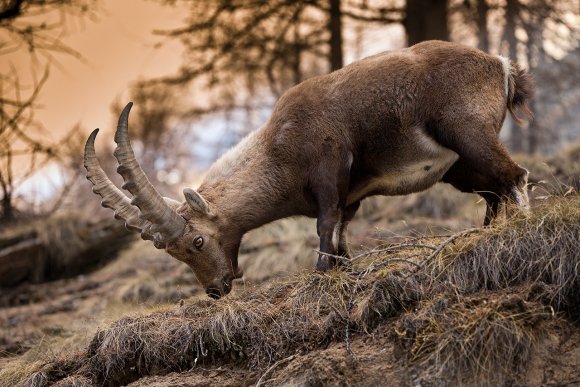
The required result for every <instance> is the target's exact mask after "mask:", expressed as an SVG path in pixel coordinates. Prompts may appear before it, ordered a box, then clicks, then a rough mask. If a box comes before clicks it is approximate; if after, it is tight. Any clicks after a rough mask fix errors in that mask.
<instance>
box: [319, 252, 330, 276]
mask: <svg viewBox="0 0 580 387" xmlns="http://www.w3.org/2000/svg"><path fill="white" fill-rule="evenodd" d="M333 261H334V260H333V259H332V258H331V257H329V256H328V255H324V254H320V255H319V256H318V262H316V271H319V272H325V271H329V270H330V269H332V267H333V266H334V262H333Z"/></svg>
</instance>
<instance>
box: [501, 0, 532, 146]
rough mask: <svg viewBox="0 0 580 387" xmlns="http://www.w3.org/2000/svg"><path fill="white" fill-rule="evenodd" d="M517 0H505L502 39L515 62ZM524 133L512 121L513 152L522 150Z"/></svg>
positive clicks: (524, 141) (510, 142)
mask: <svg viewBox="0 0 580 387" xmlns="http://www.w3.org/2000/svg"><path fill="white" fill-rule="evenodd" d="M519 8H520V4H519V3H518V0H507V3H506V10H505V32H504V34H505V35H504V39H505V41H506V42H507V43H508V45H509V57H510V59H511V60H512V61H514V62H517V60H518V58H517V45H518V40H517V38H516V25H517V18H518V14H519V12H520V9H519ZM525 137H526V136H525V133H524V130H523V129H522V128H520V127H519V126H518V125H517V124H516V123H515V122H514V123H512V126H511V131H510V140H509V145H510V148H511V150H512V151H514V152H524V151H525V144H526V142H527V139H526V138H525Z"/></svg>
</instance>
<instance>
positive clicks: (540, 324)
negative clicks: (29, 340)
mask: <svg viewBox="0 0 580 387" xmlns="http://www.w3.org/2000/svg"><path fill="white" fill-rule="evenodd" d="M579 240H580V197H578V196H570V197H560V198H553V199H551V200H547V201H545V203H544V204H543V205H541V206H540V207H538V208H536V209H534V211H533V212H532V213H530V214H527V215H525V214H521V215H519V216H518V217H516V218H512V219H510V220H509V221H505V222H499V223H498V224H496V225H494V227H492V228H489V229H472V230H466V231H463V232H460V233H458V234H455V235H453V236H444V237H436V236H435V237H434V236H431V237H420V238H409V239H407V240H406V241H404V242H398V243H391V244H385V245H384V246H380V247H378V248H376V249H374V250H372V251H368V252H365V253H363V254H361V255H359V256H356V257H354V258H353V259H351V260H349V261H348V262H345V265H344V266H343V267H342V268H341V269H339V270H335V271H332V272H330V273H326V274H319V273H311V272H304V273H302V274H299V275H295V276H291V277H289V278H286V279H281V280H280V279H279V280H275V281H273V282H270V283H269V284H265V285H262V286H256V287H249V286H248V287H246V288H243V289H241V290H239V291H238V292H237V293H235V294H232V295H230V296H228V297H225V298H223V299H221V300H219V301H213V300H210V299H206V298H203V297H202V298H193V299H190V300H188V301H186V302H183V303H181V304H179V305H177V306H174V307H169V308H167V309H166V310H162V311H158V312H154V313H151V314H147V315H140V316H131V317H126V318H123V319H121V320H118V321H116V322H114V323H112V324H110V325H109V326H108V327H105V328H103V329H102V330H100V331H99V332H97V333H96V334H95V335H94V337H93V339H92V342H91V343H90V345H89V346H88V348H87V349H86V351H84V353H82V354H80V355H78V356H70V357H67V358H64V359H51V360H48V361H45V362H42V363H35V364H27V365H22V364H21V365H20V366H19V367H18V370H16V367H12V368H10V367H9V368H7V369H6V370H5V371H3V372H1V373H0V380H3V381H4V382H5V383H6V382H7V383H10V384H17V383H23V384H25V385H35V386H41V385H46V384H47V383H54V382H57V381H60V382H59V383H60V384H59V385H73V384H74V383H76V385H89V384H90V383H95V384H97V385H119V384H126V383H129V382H132V381H135V380H137V379H139V378H141V377H144V376H146V375H163V374H167V373H169V372H184V371H187V370H191V369H194V370H195V367H197V366H199V365H216V366H218V365H229V366H234V367H238V368H243V369H248V370H260V371H261V372H263V371H265V370H267V369H268V368H269V367H270V366H272V365H273V364H277V363H276V362H279V361H281V360H283V359H286V358H288V357H289V356H295V355H300V354H305V353H308V352H312V351H314V350H317V349H320V348H326V347H327V346H329V345H330V344H332V343H335V342H344V343H346V346H345V349H346V356H347V357H350V358H352V360H353V361H356V356H355V355H354V354H353V353H352V351H351V348H350V343H351V341H352V340H354V339H355V338H357V337H361V336H365V335H369V334H374V333H375V332H376V330H377V327H379V326H381V325H382V327H383V329H382V331H385V329H384V326H385V324H386V325H387V326H388V327H389V328H388V329H387V330H386V331H387V332H386V333H384V334H385V335H387V336H388V337H389V340H391V341H392V342H393V343H395V344H396V346H397V348H398V357H399V358H400V359H401V364H402V367H404V368H408V369H409V370H410V372H408V375H409V376H408V378H409V383H411V379H412V382H413V383H421V384H430V383H435V384H447V383H451V382H454V381H460V382H467V381H469V380H477V378H482V377H485V378H488V379H489V380H490V384H494V382H497V383H504V382H506V381H508V380H517V378H518V377H520V376H521V375H522V374H523V372H524V371H525V369H526V366H527V364H528V360H529V357H530V354H531V353H533V351H534V350H535V347H536V345H537V343H538V342H539V341H540V340H541V339H542V337H543V336H544V334H545V332H546V329H547V323H546V320H551V319H554V318H557V319H563V318H576V317H577V316H578V314H579V311H580V297H579V295H580V249H578V241H579ZM23 367H26V370H25V371H23ZM65 378H67V379H65Z"/></svg>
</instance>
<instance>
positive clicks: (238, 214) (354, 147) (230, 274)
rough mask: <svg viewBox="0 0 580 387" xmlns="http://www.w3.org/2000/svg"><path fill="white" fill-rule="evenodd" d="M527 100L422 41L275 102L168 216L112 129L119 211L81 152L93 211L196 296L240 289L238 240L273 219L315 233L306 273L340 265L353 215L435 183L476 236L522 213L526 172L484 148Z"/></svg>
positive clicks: (480, 60)
mask: <svg viewBox="0 0 580 387" xmlns="http://www.w3.org/2000/svg"><path fill="white" fill-rule="evenodd" d="M532 93H533V86H532V82H531V78H530V76H529V74H527V73H526V72H525V71H523V70H521V69H520V68H519V67H518V66H517V65H516V64H513V63H511V62H510V61H509V60H507V59H505V58H502V57H498V56H493V55H489V54H486V53H484V52H482V51H479V50H477V49H473V48H469V47H465V46H462V45H458V44H453V43H447V42H440V41H430V42H424V43H420V44H417V45H415V46H413V47H410V48H407V49H404V50H400V51H393V52H385V53H382V54H378V55H375V56H371V57H368V58H365V59H363V60H360V61H358V62H355V63H353V64H351V65H349V66H346V67H345V68H343V69H341V70H338V71H335V72H333V73H331V74H328V75H324V76H319V77H315V78H312V79H309V80H307V81H304V82H302V83H301V84H299V85H297V86H295V87H293V88H292V89H290V90H288V92H286V93H285V94H284V95H283V96H282V98H280V100H279V101H278V103H277V104H276V106H275V107H274V111H273V113H272V116H271V117H270V119H269V120H268V122H267V123H266V124H265V125H264V126H263V127H262V128H260V129H258V130H256V131H254V132H252V133H251V134H250V135H249V136H247V137H246V138H245V139H244V140H242V141H241V142H240V143H239V144H238V145H237V146H236V147H234V148H233V149H232V150H230V151H229V152H228V153H226V154H225V155H224V156H223V157H222V158H220V159H219V160H218V161H216V162H215V163H214V164H213V165H212V167H211V168H210V170H209V171H208V173H207V175H206V177H205V179H204V181H203V183H202V184H201V186H200V187H199V189H198V190H197V191H194V190H192V189H185V190H184V191H183V194H184V197H185V200H184V201H183V202H182V203H179V202H176V201H173V200H171V199H167V198H163V197H162V196H161V195H160V194H159V193H158V192H157V191H156V190H155V188H154V187H153V186H152V185H151V183H150V182H149V180H148V179H147V177H146V176H145V174H144V173H143V170H142V169H141V167H140V166H139V163H138V162H137V161H136V160H135V156H134V154H133V150H132V149H131V144H130V143H129V136H128V133H127V126H128V124H127V122H128V115H129V110H130V108H131V104H129V105H127V107H126V108H125V110H123V113H122V114H121V117H120V118H119V125H118V127H117V133H116V134H115V141H116V142H117V148H116V149H115V152H114V155H115V157H116V158H117V160H118V162H119V168H118V172H119V173H120V174H121V175H122V176H123V179H124V181H125V184H124V185H123V188H124V189H126V190H127V191H128V192H129V193H130V194H131V195H132V200H130V199H129V198H128V197H127V196H126V195H125V194H124V193H123V192H122V191H120V190H119V189H117V188H116V187H115V186H114V185H113V184H112V183H111V181H110V180H109V179H108V178H107V176H106V175H105V173H104V172H103V170H102V169H101V167H100V166H99V164H98V161H97V159H96V157H95V150H94V141H95V137H96V135H97V130H95V131H94V132H93V133H92V134H91V135H90V137H89V139H88V141H87V144H86V147H85V167H86V168H87V171H88V173H87V178H88V179H89V180H90V181H91V182H92V183H93V185H94V188H93V190H94V192H95V193H97V194H99V195H100V196H101V197H102V198H103V201H102V205H103V206H105V207H108V208H111V209H113V210H114V211H115V217H117V218H119V219H122V220H123V221H124V222H125V224H126V225H127V228H129V229H130V230H134V231H138V232H140V233H141V236H142V237H143V238H144V239H149V240H152V241H153V242H154V244H155V246H156V247H158V248H164V249H166V250H167V252H168V253H169V254H171V255H172V256H174V257H175V258H177V259H179V260H181V261H183V262H185V263H187V264H188V265H189V266H190V267H191V268H192V269H193V271H194V273H195V275H196V276H197V278H198V279H199V281H200V282H201V283H202V285H203V286H204V287H205V289H206V292H207V294H208V295H209V296H211V297H214V298H219V297H221V296H222V295H224V294H227V293H229V291H230V290H231V287H232V280H233V279H235V278H240V277H241V276H242V273H241V270H240V269H239V268H238V260H237V257H238V250H239V247H240V242H241V239H242V236H243V235H244V234H245V233H246V232H248V231H249V230H251V229H254V228H257V227H260V226H261V225H264V224H266V223H269V222H271V221H274V220H276V219H280V218H285V217H289V216H294V215H305V216H310V217H316V218H317V219H318V223H317V231H318V234H319V236H320V251H321V252H322V253H321V254H320V255H319V258H318V263H317V265H316V267H317V269H318V270H321V271H325V270H328V269H330V268H332V267H333V266H334V265H335V263H336V262H335V260H334V258H333V256H336V255H342V256H348V255H349V253H348V247H347V243H346V229H347V226H348V223H349V222H350V221H351V219H352V218H353V216H354V214H355V213H356V211H357V209H358V207H359V204H360V201H361V200H362V199H364V198H365V197H368V196H371V195H402V194H408V193H412V192H417V191H421V190H424V189H427V188H429V187H430V186H432V185H434V184H435V183H437V182H440V181H442V182H446V183H450V184H452V185H453V186H455V187H456V188H457V189H459V190H461V191H464V192H477V193H479V194H480V195H481V196H482V197H483V198H484V199H485V200H486V202H487V212H486V216H485V222H484V224H489V222H490V221H491V220H492V219H493V218H494V217H495V215H496V214H497V212H498V208H499V206H500V205H501V204H503V203H505V202H507V201H513V202H515V203H516V204H518V205H519V206H521V207H526V206H527V193H526V182H527V171H526V170H525V169H523V168H521V167H519V166H518V165H517V164H516V163H514V162H513V161H512V159H511V158H510V156H509V155H508V153H507V151H506V149H505V148H504V147H503V145H501V143H500V142H499V140H498V133H499V131H500V128H501V125H502V122H503V120H504V118H505V116H506V111H508V110H509V112H510V113H511V114H512V116H514V118H516V121H519V119H517V117H516V116H515V110H516V109H518V108H519V109H521V110H522V111H523V112H524V113H527V114H528V115H530V116H531V113H530V112H529V110H528V108H527V102H528V100H529V99H530V97H531V95H532Z"/></svg>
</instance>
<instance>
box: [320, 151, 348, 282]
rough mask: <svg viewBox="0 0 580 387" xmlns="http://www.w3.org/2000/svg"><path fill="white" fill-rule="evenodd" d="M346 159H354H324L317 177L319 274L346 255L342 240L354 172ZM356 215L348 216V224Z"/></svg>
mask: <svg viewBox="0 0 580 387" xmlns="http://www.w3.org/2000/svg"><path fill="white" fill-rule="evenodd" d="M337 153H339V152H337ZM339 154H340V153H339ZM345 160H352V157H350V158H349V157H346V158H344V159H327V160H324V162H323V163H322V164H321V165H320V166H319V168H318V170H317V174H316V176H314V178H313V187H312V191H313V193H314V196H315V198H316V201H317V205H318V220H317V223H316V229H317V231H318V236H319V237H320V251H321V253H320V254H319V256H318V262H317V263H316V270H318V271H327V270H330V269H332V268H333V267H334V266H335V265H336V258H335V257H332V255H339V254H342V253H343V251H341V250H342V249H341V247H344V246H341V244H340V241H341V237H342V236H341V234H342V232H343V231H344V230H345V229H344V228H343V225H342V222H343V213H344V207H345V200H346V195H347V190H348V182H349V172H350V162H348V161H345ZM355 211H356V209H355ZM347 212H349V211H347ZM349 214H350V213H349ZM352 215H354V212H353V213H352ZM352 215H349V216H348V219H347V222H348V221H350V219H351V218H352ZM324 253H327V254H328V255H326V254H324Z"/></svg>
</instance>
